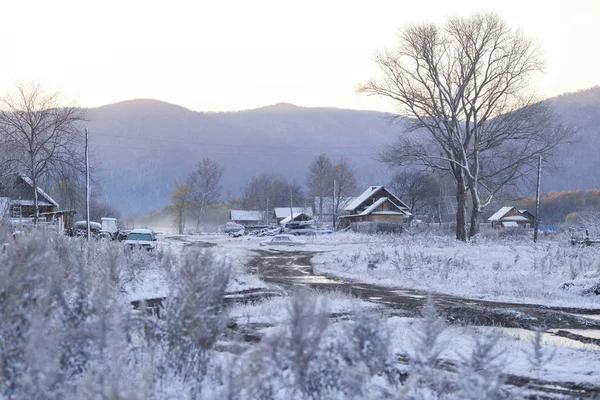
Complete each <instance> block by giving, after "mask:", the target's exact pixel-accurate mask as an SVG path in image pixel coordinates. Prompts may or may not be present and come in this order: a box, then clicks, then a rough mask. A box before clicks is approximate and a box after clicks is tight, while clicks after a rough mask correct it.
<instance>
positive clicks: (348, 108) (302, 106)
mask: <svg viewBox="0 0 600 400" xmlns="http://www.w3.org/2000/svg"><path fill="white" fill-rule="evenodd" d="M596 88H600V85H593V86H590V87H587V88H583V89H576V90H572V91H568V92H564V93H558V94H556V95H554V96H547V97H544V98H542V100H546V99H551V98H556V97H560V96H566V95H569V94H574V93H579V92H585V91H587V90H592V89H596ZM144 100H148V101H157V102H160V103H166V104H170V105H173V106H177V107H183V108H185V109H187V110H189V111H193V112H202V113H229V112H243V111H253V110H259V109H262V108H269V107H275V106H279V105H282V106H291V107H297V108H324V109H340V110H353V111H373V112H382V113H387V112H393V111H385V110H375V109H368V108H351V107H337V106H331V105H314V106H306V105H302V104H294V103H290V102H289V101H278V102H276V103H272V104H264V105H258V106H256V107H253V108H244V109H239V110H195V109H193V108H189V107H186V106H184V105H182V104H177V103H173V102H170V101H166V100H161V99H157V98H149V97H138V98H131V99H124V100H117V101H114V102H111V103H107V104H100V105H97V106H93V107H87V108H90V109H93V108H101V107H107V106H112V105H115V104H121V103H126V102H130V101H144Z"/></svg>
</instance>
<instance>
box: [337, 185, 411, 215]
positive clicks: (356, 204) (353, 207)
mask: <svg viewBox="0 0 600 400" xmlns="http://www.w3.org/2000/svg"><path fill="white" fill-rule="evenodd" d="M382 189H383V190H385V191H386V193H387V195H388V198H390V197H391V198H392V199H393V201H392V203H393V202H395V203H396V204H398V205H400V207H399V208H400V209H402V211H403V212H404V214H406V215H410V212H409V211H408V206H407V205H406V204H404V202H403V201H402V200H400V199H399V198H398V197H396V196H395V195H394V194H393V193H391V192H390V191H389V190H387V189H385V188H384V187H383V186H369V188H368V189H367V190H365V191H364V192H363V193H362V194H361V195H360V196H358V197H357V198H355V199H354V200H353V201H352V202H351V203H350V204H348V206H346V208H345V210H346V211H355V210H356V209H357V208H358V207H360V206H361V205H362V204H363V203H364V202H365V201H367V200H368V199H369V198H371V197H372V196H374V195H375V194H376V193H377V192H379V191H380V190H382Z"/></svg>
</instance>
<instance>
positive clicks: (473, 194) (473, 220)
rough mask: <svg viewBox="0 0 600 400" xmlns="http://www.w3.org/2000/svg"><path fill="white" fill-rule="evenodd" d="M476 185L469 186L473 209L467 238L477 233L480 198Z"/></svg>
mask: <svg viewBox="0 0 600 400" xmlns="http://www.w3.org/2000/svg"><path fill="white" fill-rule="evenodd" d="M476 190H477V187H471V198H472V199H473V209H472V210H471V226H470V227H469V239H471V238H472V237H473V236H475V235H477V234H478V233H479V214H481V200H480V199H479V193H477V192H476Z"/></svg>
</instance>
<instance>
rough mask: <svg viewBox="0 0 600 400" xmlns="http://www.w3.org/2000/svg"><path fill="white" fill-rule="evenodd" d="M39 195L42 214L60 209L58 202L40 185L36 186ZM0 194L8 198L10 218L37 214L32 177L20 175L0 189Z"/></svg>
mask: <svg viewBox="0 0 600 400" xmlns="http://www.w3.org/2000/svg"><path fill="white" fill-rule="evenodd" d="M36 191H37V195H38V209H39V212H40V214H44V213H54V212H56V211H57V210H58V208H59V206H58V203H57V202H56V201H55V200H54V199H53V198H52V197H50V195H49V194H48V193H46V192H45V191H44V190H42V189H41V188H40V187H39V186H38V187H37V188H36ZM0 192H1V193H0V196H2V197H4V198H5V199H8V207H7V209H6V211H7V213H8V216H9V217H10V218H18V219H20V218H33V217H34V216H35V205H34V196H35V192H34V188H33V182H32V181H31V179H30V178H29V177H27V176H25V175H19V176H17V177H16V178H15V179H14V180H11V181H10V182H9V183H8V184H5V185H4V186H3V187H2V188H1V189H0Z"/></svg>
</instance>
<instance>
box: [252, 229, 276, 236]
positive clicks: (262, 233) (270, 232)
mask: <svg viewBox="0 0 600 400" xmlns="http://www.w3.org/2000/svg"><path fill="white" fill-rule="evenodd" d="M278 233H281V228H264V229H261V230H260V231H258V232H256V236H257V237H265V236H273V235H277V234H278Z"/></svg>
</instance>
